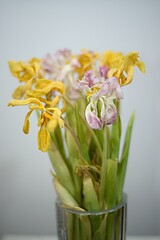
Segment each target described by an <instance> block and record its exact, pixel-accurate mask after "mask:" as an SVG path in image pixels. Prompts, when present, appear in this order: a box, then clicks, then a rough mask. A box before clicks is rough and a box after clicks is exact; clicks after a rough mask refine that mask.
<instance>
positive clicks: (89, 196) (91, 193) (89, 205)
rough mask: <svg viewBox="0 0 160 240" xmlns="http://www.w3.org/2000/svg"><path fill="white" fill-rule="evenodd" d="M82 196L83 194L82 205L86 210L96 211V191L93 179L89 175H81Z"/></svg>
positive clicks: (97, 205) (97, 206)
mask: <svg viewBox="0 0 160 240" xmlns="http://www.w3.org/2000/svg"><path fill="white" fill-rule="evenodd" d="M83 196H84V207H85V208H86V210H88V211H98V210H99V203H98V197H97V193H96V191H95V188H94V185H93V181H92V179H91V178H90V176H89V175H87V174H84V176H83Z"/></svg>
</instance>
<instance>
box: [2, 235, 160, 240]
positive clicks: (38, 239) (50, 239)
mask: <svg viewBox="0 0 160 240" xmlns="http://www.w3.org/2000/svg"><path fill="white" fill-rule="evenodd" d="M1 240H57V237H56V236H23V235H5V236H3V237H2V239H1ZM127 240H160V236H137V237H134V236H128V237H127Z"/></svg>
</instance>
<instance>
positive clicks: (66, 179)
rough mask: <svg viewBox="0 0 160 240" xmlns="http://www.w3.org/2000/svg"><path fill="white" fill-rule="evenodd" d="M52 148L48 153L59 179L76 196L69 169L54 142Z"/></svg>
mask: <svg viewBox="0 0 160 240" xmlns="http://www.w3.org/2000/svg"><path fill="white" fill-rule="evenodd" d="M52 148H53V149H52V150H51V149H50V150H49V151H48V153H49V157H50V160H51V164H52V166H53V168H54V170H55V172H56V174H57V176H58V178H59V181H60V182H61V184H62V185H63V186H64V187H65V188H66V189H67V190H68V191H69V192H70V193H71V194H72V195H73V196H75V187H74V184H73V180H72V177H71V174H70V172H69V169H68V167H67V166H66V164H65V161H64V159H63V158H62V156H61V154H60V153H59V151H58V149H57V148H56V147H55V146H54V144H52Z"/></svg>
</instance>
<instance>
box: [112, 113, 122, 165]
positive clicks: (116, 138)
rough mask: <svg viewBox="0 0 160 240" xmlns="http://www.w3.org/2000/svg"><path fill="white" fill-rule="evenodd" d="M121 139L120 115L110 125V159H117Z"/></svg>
mask: <svg viewBox="0 0 160 240" xmlns="http://www.w3.org/2000/svg"><path fill="white" fill-rule="evenodd" d="M120 140H121V119H120V116H118V117H117V120H116V122H115V123H113V125H112V152H111V159H114V160H118V159H119V148H120Z"/></svg>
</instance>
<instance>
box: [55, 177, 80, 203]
mask: <svg viewBox="0 0 160 240" xmlns="http://www.w3.org/2000/svg"><path fill="white" fill-rule="evenodd" d="M53 182H54V187H55V190H56V192H57V195H58V197H59V199H60V201H61V203H62V204H65V205H68V206H71V207H72V206H73V207H79V205H78V203H77V202H76V200H75V199H74V197H73V196H72V195H71V194H70V192H69V191H67V189H66V187H64V186H63V185H62V184H61V183H60V181H59V179H58V177H57V176H55V177H54V179H53Z"/></svg>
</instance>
